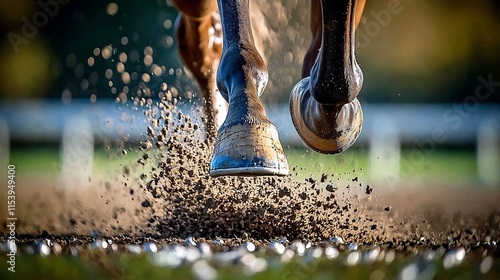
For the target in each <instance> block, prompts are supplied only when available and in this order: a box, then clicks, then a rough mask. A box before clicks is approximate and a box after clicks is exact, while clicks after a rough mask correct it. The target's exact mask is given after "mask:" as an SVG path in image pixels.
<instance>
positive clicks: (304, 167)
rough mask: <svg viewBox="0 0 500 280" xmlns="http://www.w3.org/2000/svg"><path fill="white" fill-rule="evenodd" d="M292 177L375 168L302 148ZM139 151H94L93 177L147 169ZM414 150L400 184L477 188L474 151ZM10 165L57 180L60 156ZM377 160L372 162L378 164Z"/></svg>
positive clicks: (366, 175) (27, 154) (355, 154)
mask: <svg viewBox="0 0 500 280" xmlns="http://www.w3.org/2000/svg"><path fill="white" fill-rule="evenodd" d="M285 152H286V154H287V157H288V161H289V164H290V167H291V168H293V167H296V168H295V171H292V174H293V175H294V176H297V177H299V178H305V177H307V176H310V175H312V176H314V177H320V176H321V174H323V173H326V174H328V175H334V176H336V177H345V178H349V179H352V178H354V177H356V176H357V177H359V178H360V179H361V180H364V181H370V174H371V173H372V172H375V171H374V166H373V164H374V163H372V162H370V160H369V155H368V153H367V152H366V151H362V150H359V149H358V150H356V149H353V150H349V151H346V152H344V153H342V154H340V155H322V154H319V153H316V152H313V151H311V150H308V149H303V148H288V149H286V150H285ZM141 155H142V153H141V152H140V151H135V152H134V151H133V152H129V153H128V154H127V155H122V154H121V153H120V152H118V151H117V150H115V149H112V150H102V149H97V150H96V151H95V155H94V174H95V175H96V176H98V177H103V176H104V177H106V176H110V175H115V176H118V175H119V174H120V172H122V170H123V169H124V166H132V167H134V166H135V167H137V168H138V170H139V171H138V172H148V171H149V170H150V168H147V167H142V166H139V165H138V164H137V163H136V161H137V159H138V158H139V157H140V156H141ZM415 155H416V154H415V150H409V149H406V150H403V151H402V154H401V172H400V173H401V181H403V182H404V181H408V182H421V183H423V184H431V185H432V184H447V185H456V184H459V185H477V184H479V180H478V175H477V170H476V169H477V168H476V158H475V152H474V151H473V150H458V149H441V150H435V151H434V152H432V153H431V154H429V155H426V156H424V157H416V156H415ZM10 156H11V160H10V164H15V165H16V171H17V176H18V178H30V179H50V178H57V176H58V174H59V171H60V170H61V160H60V153H59V150H58V149H55V148H37V149H35V148H30V149H24V150H21V149H13V150H12V151H11V155H10ZM377 162H378V160H375V164H377Z"/></svg>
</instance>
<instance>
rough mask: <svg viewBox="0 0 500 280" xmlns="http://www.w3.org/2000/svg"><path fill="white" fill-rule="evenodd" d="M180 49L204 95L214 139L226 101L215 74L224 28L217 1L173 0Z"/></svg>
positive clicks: (209, 135)
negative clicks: (218, 86) (221, 23)
mask: <svg viewBox="0 0 500 280" xmlns="http://www.w3.org/2000/svg"><path fill="white" fill-rule="evenodd" d="M173 2H174V5H175V6H176V8H177V10H178V11H179V16H178V17H177V20H176V35H177V42H178V49H179V53H180V56H181V58H182V60H183V62H184V65H185V66H186V67H187V68H188V69H189V71H190V72H191V73H192V75H193V76H194V78H195V79H196V81H197V83H198V86H199V88H200V91H201V94H202V102H203V109H204V113H205V130H206V132H207V138H208V139H213V138H215V135H216V131H217V128H218V127H219V126H220V125H221V124H222V121H223V120H224V116H225V112H226V110H227V108H226V107H227V104H226V102H225V101H224V100H223V98H222V96H221V95H220V94H219V93H218V90H217V86H216V78H215V73H216V70H217V66H218V63H219V60H220V57H221V54H222V30H221V25H220V18H219V14H218V13H217V3H216V2H215V0H174V1H173Z"/></svg>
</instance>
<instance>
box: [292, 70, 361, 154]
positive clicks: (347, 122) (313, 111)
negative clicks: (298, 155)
mask: <svg viewBox="0 0 500 280" xmlns="http://www.w3.org/2000/svg"><path fill="white" fill-rule="evenodd" d="M290 113H291V115H292V121H293V124H294V126H295V129H296V130H297V132H298V133H299V135H300V137H301V138H302V141H304V143H305V144H306V145H307V146H309V147H310V148H311V149H313V150H315V151H317V152H319V153H323V154H338V153H341V152H343V151H345V150H347V149H348V148H349V147H351V146H352V145H353V144H354V143H355V142H356V140H357V139H358V137H359V134H360V133H361V128H362V126H363V111H362V110H361V104H359V101H358V99H357V98H355V99H354V100H353V101H351V102H349V103H347V104H345V105H343V106H334V105H322V104H320V103H318V102H317V101H316V100H314V98H313V97H312V96H311V93H310V91H309V77H307V78H304V79H302V80H301V81H300V82H298V83H297V84H296V85H295V86H294V87H293V89H292V91H291V93H290Z"/></svg>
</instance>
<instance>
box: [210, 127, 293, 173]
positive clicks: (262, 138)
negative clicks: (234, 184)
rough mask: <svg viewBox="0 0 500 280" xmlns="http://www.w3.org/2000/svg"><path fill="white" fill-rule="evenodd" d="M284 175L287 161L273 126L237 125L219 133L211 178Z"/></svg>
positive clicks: (286, 169)
mask: <svg viewBox="0 0 500 280" xmlns="http://www.w3.org/2000/svg"><path fill="white" fill-rule="evenodd" d="M287 174H288V162H287V160H286V157H285V153H284V152H283V148H282V147H281V143H280V142H279V137H278V131H277V130H276V127H275V126H274V125H273V124H271V123H262V124H238V125H234V126H231V127H227V128H224V129H221V130H219V133H218V135H217V140H216V142H215V149H214V153H213V156H212V162H211V163H210V176H212V177H218V176H225V175H230V176H284V175H287Z"/></svg>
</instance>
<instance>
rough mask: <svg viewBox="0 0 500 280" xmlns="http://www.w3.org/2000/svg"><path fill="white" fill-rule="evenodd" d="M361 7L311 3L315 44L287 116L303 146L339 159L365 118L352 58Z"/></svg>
mask: <svg viewBox="0 0 500 280" xmlns="http://www.w3.org/2000/svg"><path fill="white" fill-rule="evenodd" d="M364 4H365V1H364V0H360V1H359V0H339V1H329V0H321V1H320V0H313V2H312V3H311V8H312V11H311V13H312V17H311V19H312V22H311V29H312V31H313V40H312V43H311V47H310V48H309V51H308V53H307V55H306V57H305V61H304V67H303V71H302V73H303V76H309V77H306V78H304V79H302V80H301V81H300V82H299V83H297V85H295V87H294V88H293V89H292V91H291V95H290V111H291V115H292V121H293V123H294V125H295V128H296V130H297V132H298V133H299V135H300V136H301V138H302V140H303V141H304V143H305V144H307V145H308V146H309V147H311V148H312V149H314V150H316V151H318V152H320V153H326V154H335V153H340V152H342V151H344V150H346V149H348V148H349V147H351V146H352V145H353V144H354V142H355V141H356V140H357V138H358V137H359V134H360V133H361V128H362V124H363V113H362V110H361V105H360V104H359V101H358V100H357V98H356V96H357V95H358V93H359V91H360V90H361V87H362V84H363V74H362V72H361V69H360V67H359V65H358V63H357V61H356V57H355V54H354V49H355V36H354V33H355V29H356V26H357V24H358V23H359V20H360V18H361V14H362V12H363V8H364ZM318 15H321V17H318ZM318 19H319V20H318ZM318 46H319V51H318ZM316 53H317V54H316ZM313 57H314V58H315V59H314V62H312V61H313V60H312V58H313Z"/></svg>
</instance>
